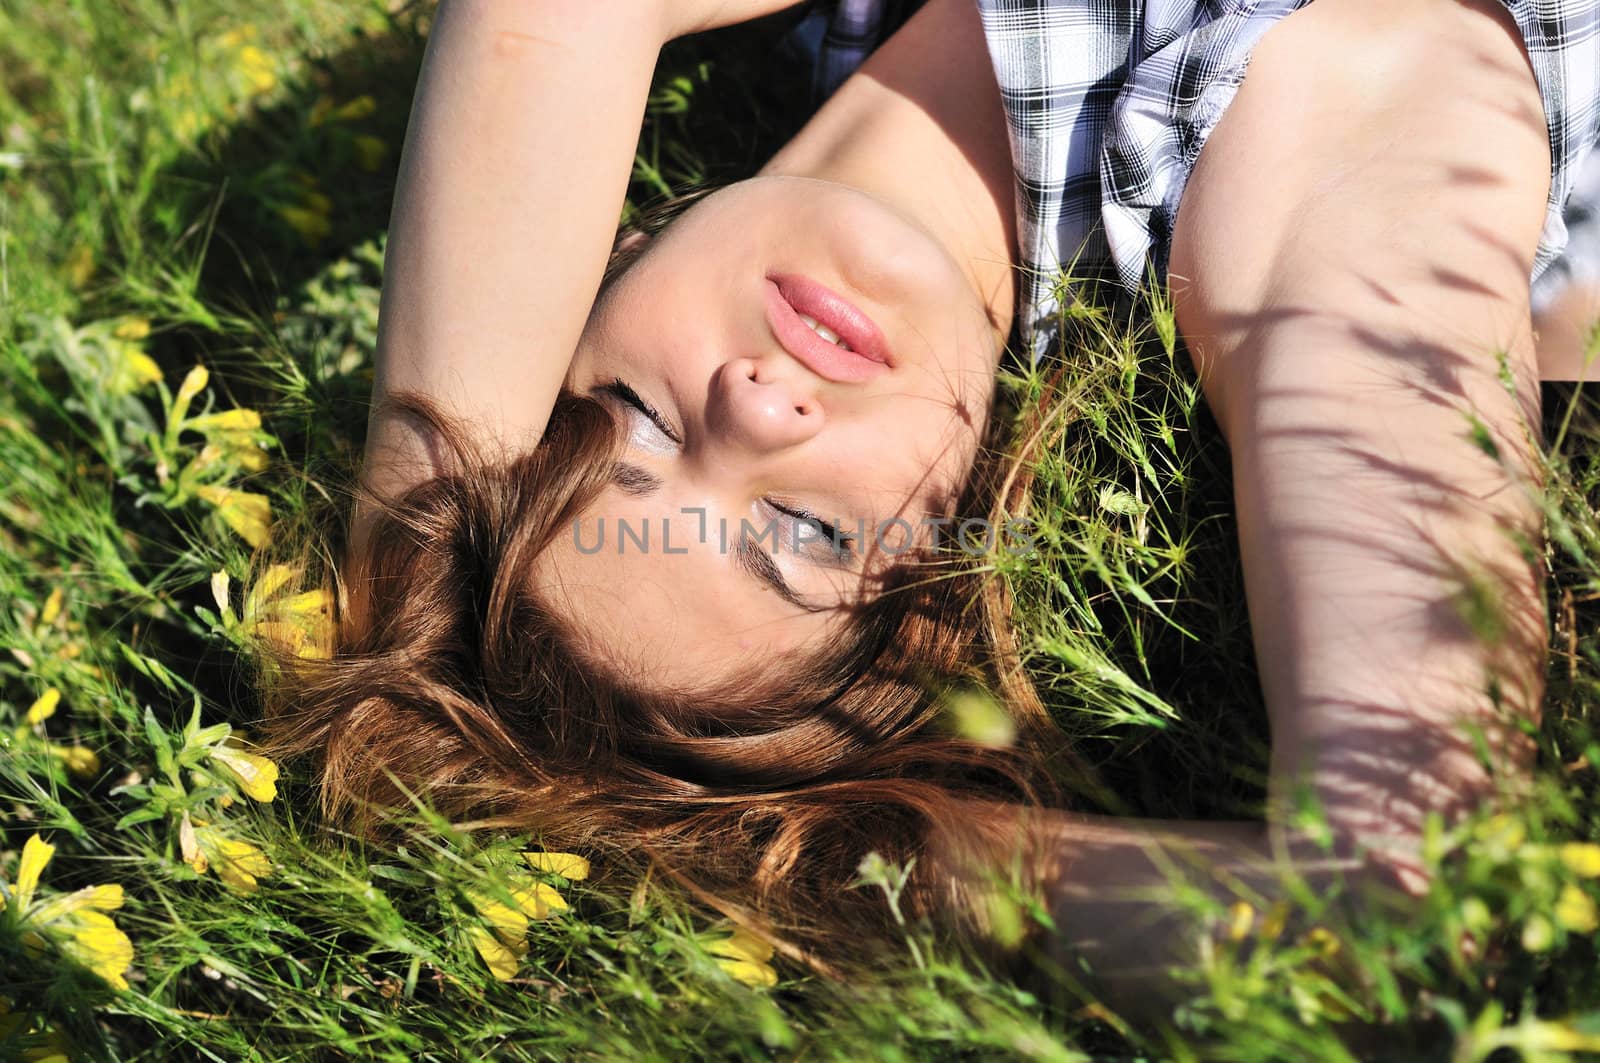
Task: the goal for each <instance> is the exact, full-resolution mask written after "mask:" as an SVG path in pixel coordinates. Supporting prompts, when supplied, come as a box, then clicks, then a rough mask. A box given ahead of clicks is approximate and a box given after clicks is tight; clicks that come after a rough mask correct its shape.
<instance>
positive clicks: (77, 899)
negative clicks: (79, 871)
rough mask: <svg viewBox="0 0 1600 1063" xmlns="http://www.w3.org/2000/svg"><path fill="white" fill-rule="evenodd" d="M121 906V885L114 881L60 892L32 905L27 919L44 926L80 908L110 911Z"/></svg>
mask: <svg viewBox="0 0 1600 1063" xmlns="http://www.w3.org/2000/svg"><path fill="white" fill-rule="evenodd" d="M121 907H122V887H121V886H119V885H117V884H116V883H114V882H113V883H109V884H107V885H104V886H85V887H84V888H83V889H81V890H73V891H72V892H71V893H62V894H58V895H57V896H54V897H51V898H50V899H49V900H47V901H41V902H40V903H39V904H36V905H34V908H33V911H32V912H30V913H28V920H29V921H30V922H32V923H35V924H37V925H39V926H45V925H47V924H49V923H53V922H55V921H56V920H57V919H61V918H63V917H65V916H68V915H71V914H72V913H74V912H77V911H80V910H82V909H94V910H96V911H102V912H110V911H115V910H116V909H118V908H121Z"/></svg>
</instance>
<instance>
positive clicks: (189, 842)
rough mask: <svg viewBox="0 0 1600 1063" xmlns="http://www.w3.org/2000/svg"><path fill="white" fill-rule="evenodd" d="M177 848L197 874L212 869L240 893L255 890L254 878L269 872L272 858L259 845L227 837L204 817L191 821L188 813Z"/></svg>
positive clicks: (180, 832)
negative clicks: (268, 857)
mask: <svg viewBox="0 0 1600 1063" xmlns="http://www.w3.org/2000/svg"><path fill="white" fill-rule="evenodd" d="M178 847H179V850H180V851H181V852H182V854H183V862H184V863H186V864H188V865H189V866H190V867H192V868H194V870H195V873H196V874H200V875H203V874H205V873H206V872H207V871H208V870H215V871H216V873H217V878H219V879H221V880H222V883H223V885H225V886H228V887H230V888H232V889H236V890H238V891H239V892H241V893H254V892H255V891H256V889H257V884H256V880H257V879H261V878H266V877H267V876H268V875H270V874H272V861H271V860H269V859H267V856H266V854H265V853H263V852H262V851H261V850H260V849H259V848H257V847H256V846H254V845H251V844H250V843H249V842H247V841H242V840H240V839H238V838H230V837H228V836H227V835H226V834H224V833H222V832H221V831H219V830H218V829H217V828H215V827H213V826H211V825H210V824H209V823H208V822H207V821H206V820H203V819H195V820H192V819H190V817H189V813H187V812H185V813H184V814H183V822H182V824H181V825H180V826H179V828H178Z"/></svg>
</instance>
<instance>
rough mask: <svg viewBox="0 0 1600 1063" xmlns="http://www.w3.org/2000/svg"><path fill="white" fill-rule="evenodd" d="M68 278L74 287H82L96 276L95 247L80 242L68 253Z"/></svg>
mask: <svg viewBox="0 0 1600 1063" xmlns="http://www.w3.org/2000/svg"><path fill="white" fill-rule="evenodd" d="M65 265H66V270H67V279H68V280H69V281H71V282H72V286H73V287H74V288H82V287H84V286H85V285H86V284H88V283H89V281H90V280H91V279H93V277H94V248H92V247H90V246H89V245H88V244H78V245H77V246H75V247H73V249H72V250H71V251H70V252H69V253H68V254H67V260H66V263H65Z"/></svg>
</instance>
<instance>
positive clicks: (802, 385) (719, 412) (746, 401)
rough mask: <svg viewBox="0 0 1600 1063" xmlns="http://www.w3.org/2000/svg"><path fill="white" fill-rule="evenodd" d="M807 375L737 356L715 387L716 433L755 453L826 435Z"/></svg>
mask: <svg viewBox="0 0 1600 1063" xmlns="http://www.w3.org/2000/svg"><path fill="white" fill-rule="evenodd" d="M807 376H808V374H805V373H803V372H797V371H795V369H794V367H792V366H788V365H785V364H784V363H783V361H782V359H781V358H779V357H776V356H774V357H771V358H759V359H758V358H735V359H731V360H730V361H727V362H724V363H723V364H722V365H721V366H719V367H718V369H717V375H716V379H715V380H713V381H712V385H711V400H712V401H711V409H710V410H709V411H708V413H709V417H708V421H709V425H708V427H710V428H711V430H712V431H713V432H714V433H716V434H718V435H721V436H723V437H724V438H725V439H727V440H728V441H729V442H732V443H736V444H738V445H739V446H742V447H746V448H748V449H751V450H758V451H773V450H783V449H785V448H787V447H793V446H797V445H798V444H800V443H804V442H805V441H806V440H808V439H811V438H813V437H814V436H815V435H816V434H817V433H818V432H820V431H822V425H823V421H824V416H823V412H822V407H821V405H820V404H819V403H818V402H817V394H816V389H815V387H814V384H813V382H811V381H809V380H808V379H807Z"/></svg>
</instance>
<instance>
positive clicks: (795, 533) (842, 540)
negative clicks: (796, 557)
mask: <svg viewBox="0 0 1600 1063" xmlns="http://www.w3.org/2000/svg"><path fill="white" fill-rule="evenodd" d="M765 502H766V503H767V505H769V506H771V507H772V508H773V509H775V510H777V511H778V512H779V513H782V514H785V515H786V516H790V517H793V518H794V519H795V522H796V524H795V527H794V529H793V530H792V532H791V535H790V541H791V542H793V543H795V544H797V545H798V544H799V543H800V541H801V540H800V534H799V527H800V525H810V526H811V527H812V528H813V529H815V531H816V534H814V535H812V534H808V535H807V536H806V539H807V540H808V541H811V542H818V543H823V544H826V545H827V547H828V549H829V552H830V553H832V554H833V556H834V557H835V558H837V559H839V560H841V561H842V560H846V559H848V558H849V557H850V552H851V547H852V546H853V545H855V541H856V540H855V536H853V535H846V534H844V533H843V532H841V531H840V530H839V528H838V527H837V526H836V525H833V524H829V523H828V522H827V521H825V520H823V519H822V518H821V517H819V516H817V515H816V514H815V513H812V512H811V511H810V510H807V509H803V508H801V507H799V506H796V505H792V504H790V503H787V502H782V501H778V500H776V499H772V498H768V499H765Z"/></svg>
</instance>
